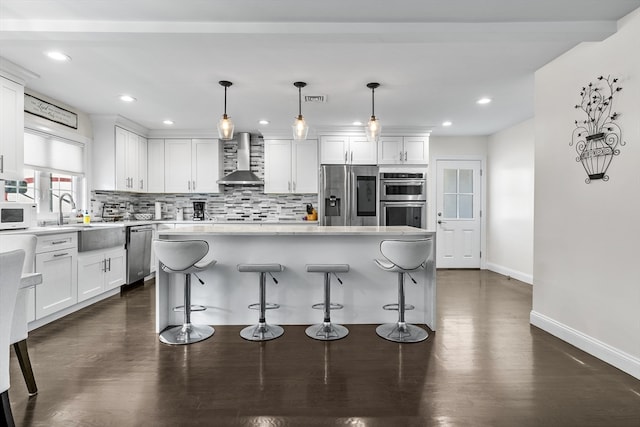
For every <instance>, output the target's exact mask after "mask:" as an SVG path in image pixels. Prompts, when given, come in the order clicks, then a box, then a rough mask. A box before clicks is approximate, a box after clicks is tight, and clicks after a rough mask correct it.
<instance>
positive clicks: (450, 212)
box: [444, 194, 458, 218]
mask: <svg viewBox="0 0 640 427" xmlns="http://www.w3.org/2000/svg"><path fill="white" fill-rule="evenodd" d="M444 217H445V218H458V195H457V194H445V195H444Z"/></svg>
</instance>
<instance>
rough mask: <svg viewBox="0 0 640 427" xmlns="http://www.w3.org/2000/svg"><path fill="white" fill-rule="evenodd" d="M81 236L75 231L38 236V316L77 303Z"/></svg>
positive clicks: (38, 317)
mask: <svg viewBox="0 0 640 427" xmlns="http://www.w3.org/2000/svg"><path fill="white" fill-rule="evenodd" d="M77 257H78V236H77V233H76V232H73V233H64V234H53V235H51V234H50V235H45V236H38V244H37V246H36V272H37V273H42V284H40V285H38V286H36V319H41V318H43V317H45V316H48V315H50V314H53V313H55V312H57V311H60V310H62V309H64V308H67V307H70V306H72V305H74V304H75V303H76V302H77V301H78V280H77V279H78V276H77Z"/></svg>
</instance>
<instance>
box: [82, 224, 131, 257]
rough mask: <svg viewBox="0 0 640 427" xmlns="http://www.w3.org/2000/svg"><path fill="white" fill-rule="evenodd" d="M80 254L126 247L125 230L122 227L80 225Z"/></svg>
mask: <svg viewBox="0 0 640 427" xmlns="http://www.w3.org/2000/svg"><path fill="white" fill-rule="evenodd" d="M76 229H77V230H78V252H87V251H95V250H96V249H105V248H112V247H114V246H124V243H125V228H124V227H122V226H113V225H112V226H110V227H109V226H104V225H79V226H77V227H76Z"/></svg>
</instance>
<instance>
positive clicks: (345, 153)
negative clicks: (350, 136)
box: [344, 151, 349, 163]
mask: <svg viewBox="0 0 640 427" xmlns="http://www.w3.org/2000/svg"><path fill="white" fill-rule="evenodd" d="M348 155H349V153H348V152H346V151H345V152H344V162H345V163H347V156H348Z"/></svg>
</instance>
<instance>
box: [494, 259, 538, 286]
mask: <svg viewBox="0 0 640 427" xmlns="http://www.w3.org/2000/svg"><path fill="white" fill-rule="evenodd" d="M487 270H491V271H494V272H496V273H498V274H502V275H504V276H509V277H513V278H514V279H516V280H519V281H521V282H524V283H527V284H529V285H533V275H532V274H526V273H523V272H521V271H517V270H512V269H510V268H507V267H503V266H501V265H498V264H494V263H492V262H488V263H487Z"/></svg>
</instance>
